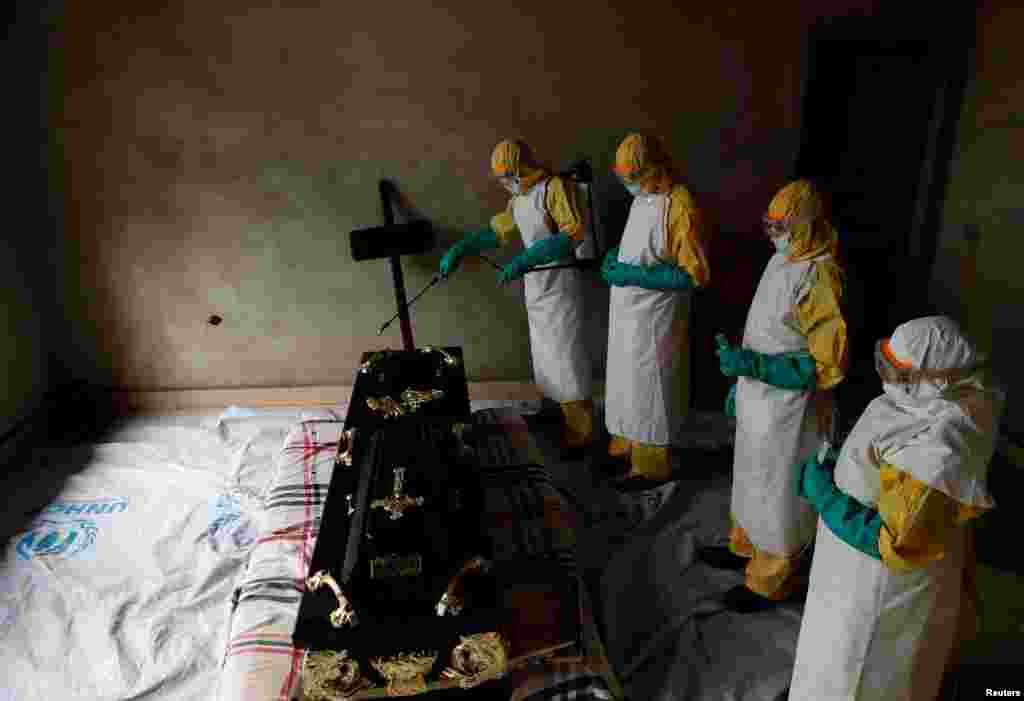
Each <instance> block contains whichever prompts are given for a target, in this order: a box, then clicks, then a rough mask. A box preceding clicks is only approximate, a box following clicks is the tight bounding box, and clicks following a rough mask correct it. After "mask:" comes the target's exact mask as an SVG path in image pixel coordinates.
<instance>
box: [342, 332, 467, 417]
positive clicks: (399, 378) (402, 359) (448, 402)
mask: <svg viewBox="0 0 1024 701" xmlns="http://www.w3.org/2000/svg"><path fill="white" fill-rule="evenodd" d="M408 389H414V390H415V389H419V390H431V389H433V390H440V391H442V392H444V396H443V397H442V398H440V399H438V400H435V401H431V402H427V403H426V404H424V405H423V406H422V407H420V408H419V409H418V410H417V411H415V412H413V413H411V414H409V415H408V416H407V417H406V416H403V417H399V418H398V419H393V418H392V419H389V418H386V417H384V416H383V415H381V414H380V413H379V412H375V411H374V410H373V409H371V408H370V407H369V406H368V405H367V400H371V399H372V400H379V399H382V398H384V397H389V398H391V399H393V400H394V401H396V402H400V401H401V398H402V393H403V392H405V391H406V390H408ZM406 418H415V419H431V418H436V419H439V418H445V419H447V420H449V421H469V386H468V384H467V383H466V367H465V364H464V363H463V359H462V348H460V347H458V346H446V347H443V348H441V347H438V348H434V347H429V346H428V347H424V348H417V349H416V350H414V351H398V350H383V351H373V352H369V353H364V354H363V357H362V359H361V360H360V369H359V371H358V372H357V374H356V381H355V386H354V387H353V388H352V398H351V400H350V401H349V406H348V414H347V415H346V417H345V428H346V429H350V428H356V429H358V430H360V431H363V432H372V431H373V430H374V429H375V428H376V427H378V426H381V425H383V424H386V423H391V422H394V421H399V420H404V419H406Z"/></svg>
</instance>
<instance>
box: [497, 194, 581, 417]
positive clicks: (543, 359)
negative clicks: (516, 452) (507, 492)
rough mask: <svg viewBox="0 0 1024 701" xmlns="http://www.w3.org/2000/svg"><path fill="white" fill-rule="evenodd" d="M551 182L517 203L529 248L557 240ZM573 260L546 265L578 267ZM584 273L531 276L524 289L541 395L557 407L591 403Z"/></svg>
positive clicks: (568, 270)
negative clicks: (549, 203)
mask: <svg viewBox="0 0 1024 701" xmlns="http://www.w3.org/2000/svg"><path fill="white" fill-rule="evenodd" d="M546 195H547V181H543V182H540V183H538V184H537V185H535V186H534V187H533V188H531V189H530V191H529V192H527V193H526V194H524V195H517V196H516V197H515V198H513V201H512V216H513V217H514V218H515V221H516V227H518V229H519V232H520V234H522V237H523V245H525V246H526V247H527V248H529V247H530V246H531V245H532V244H533V243H534V242H536V241H539V240H541V239H543V238H547V237H548V236H551V235H552V231H551V229H550V228H549V225H548V218H547V208H546V207H545V197H546ZM573 260H574V257H573V256H568V257H566V258H562V259H560V260H558V261H554V262H552V263H546V264H545V265H562V264H565V263H572V262H573ZM580 282H581V281H580V274H579V271H578V270H576V269H574V268H560V269H558V270H552V271H549V272H536V273H529V274H527V275H526V276H525V278H524V282H523V287H524V290H525V296H526V313H527V316H528V318H529V320H530V350H531V353H532V354H533V374H534V382H535V383H536V384H537V388H538V389H539V390H540V392H541V394H542V395H544V396H545V397H548V398H549V399H552V400H554V401H556V402H571V401H577V400H581V399H590V397H591V381H592V379H593V371H592V369H591V363H590V355H589V354H588V353H587V352H586V347H585V345H584V342H585V339H584V335H583V319H584V313H583V304H584V301H583V288H582V286H581V284H580Z"/></svg>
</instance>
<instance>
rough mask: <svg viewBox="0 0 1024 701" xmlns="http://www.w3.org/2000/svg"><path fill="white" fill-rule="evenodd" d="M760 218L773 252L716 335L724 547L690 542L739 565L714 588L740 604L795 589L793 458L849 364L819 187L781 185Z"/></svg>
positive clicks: (757, 604) (800, 511) (800, 536)
mask: <svg viewBox="0 0 1024 701" xmlns="http://www.w3.org/2000/svg"><path fill="white" fill-rule="evenodd" d="M764 227H765V233H766V234H767V235H768V237H769V238H770V239H771V241H772V243H773V244H774V246H775V249H776V253H775V255H774V256H772V258H771V260H769V261H768V265H767V266H766V267H765V270H764V274H763V275H762V276H761V281H760V283H759V284H758V287H757V292H756V294H755V295H754V300H753V302H752V303H751V307H750V310H749V311H748V313H747V322H746V328H745V329H744V332H743V345H742V347H730V346H728V344H727V343H726V342H725V339H724V337H719V350H718V356H719V363H720V367H721V370H722V372H723V373H724V374H725V375H727V376H729V377H736V378H737V381H736V384H735V385H733V387H732V389H731V390H730V397H729V401H728V402H727V405H729V408H732V407H734V409H733V410H734V411H735V416H736V444H735V457H734V463H733V487H732V519H733V527H732V530H731V532H730V534H729V548H728V550H725V549H724V548H703V549H701V551H699V556H700V557H701V558H702V559H703V560H704V561H705V562H708V563H710V564H712V565H715V566H719V567H734V568H737V569H738V568H740V567H743V568H745V570H746V572H745V579H744V585H743V586H738V587H735V588H734V589H732V590H730V591H729V592H727V593H726V595H725V601H726V604H727V605H728V606H729V607H730V608H732V609H733V610H736V611H740V612H748V611H755V610H759V609H762V608H766V607H769V606H771V605H772V604H773V603H775V602H779V601H782V600H785V599H788V598H791V597H793V596H798V595H800V594H801V593H802V589H803V584H805V583H806V576H805V575H804V574H803V572H801V571H800V569H801V565H803V566H804V568H805V567H806V564H807V560H806V556H807V555H808V553H809V546H810V544H811V542H812V540H813V536H814V522H815V515H814V511H813V510H812V509H811V508H810V505H808V504H807V503H806V502H804V501H802V500H800V499H798V498H797V496H796V492H795V490H794V488H793V476H792V475H793V465H795V464H797V463H798V462H800V461H802V460H806V459H807V458H808V457H809V456H811V455H814V454H816V453H817V452H818V450H819V449H820V448H821V446H822V445H823V443H824V442H825V440H826V439H827V438H828V437H829V436H830V434H831V432H832V430H833V429H832V424H833V423H834V412H835V409H834V402H833V401H832V398H831V392H830V390H832V388H833V387H835V386H836V385H837V384H839V382H840V381H841V380H842V379H843V376H844V374H845V372H846V369H847V366H848V358H847V331H846V320H845V317H844V311H843V298H844V292H843V273H842V270H841V269H840V266H839V263H838V261H837V259H836V258H837V235H836V231H835V229H834V228H833V227H832V225H831V224H830V223H829V221H828V218H827V217H826V213H825V211H824V201H823V199H822V197H821V195H820V193H819V192H818V191H817V190H816V189H815V187H814V186H813V185H812V184H811V183H810V182H809V181H807V180H797V181H795V182H792V183H790V184H788V185H786V186H785V187H784V188H782V189H781V190H780V191H779V192H778V193H777V194H776V195H775V197H774V198H773V199H772V201H771V203H770V205H769V207H768V212H767V214H766V216H765V219H764ZM727 411H728V408H727Z"/></svg>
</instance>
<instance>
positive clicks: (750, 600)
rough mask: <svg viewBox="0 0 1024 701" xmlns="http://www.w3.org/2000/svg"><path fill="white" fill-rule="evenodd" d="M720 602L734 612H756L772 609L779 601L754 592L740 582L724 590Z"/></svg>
mask: <svg viewBox="0 0 1024 701" xmlns="http://www.w3.org/2000/svg"><path fill="white" fill-rule="evenodd" d="M722 603H724V604H725V607H726V608H727V609H729V610H730V611H735V612H736V613H756V612H758V611H767V610H769V609H773V608H775V607H776V606H778V605H779V603H780V602H778V601H772V600H771V599H766V598H764V597H763V596H761V595H760V594H755V593H754V592H752V591H750V590H749V589H747V588H746V587H745V586H743V585H742V584H741V585H739V586H735V587H733V588H732V589H730V590H729V591H727V592H725V594H724V595H723V596H722Z"/></svg>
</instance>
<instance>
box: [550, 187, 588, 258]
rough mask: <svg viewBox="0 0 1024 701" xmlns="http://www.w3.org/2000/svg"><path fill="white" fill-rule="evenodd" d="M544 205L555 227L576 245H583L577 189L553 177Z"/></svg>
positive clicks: (581, 220)
mask: <svg viewBox="0 0 1024 701" xmlns="http://www.w3.org/2000/svg"><path fill="white" fill-rule="evenodd" d="M544 203H545V205H546V206H547V210H548V216H550V217H551V220H552V221H553V222H554V224H555V227H556V228H557V229H558V230H559V231H560V232H562V233H563V234H565V235H566V236H568V237H569V240H570V241H572V242H573V243H574V244H579V243H582V241H583V236H584V232H583V219H582V218H581V217H580V211H579V207H578V206H577V203H576V188H575V187H574V186H573V185H572V184H566V182H565V180H563V179H562V178H559V177H553V178H551V179H550V180H548V189H547V194H546V196H545V201H544Z"/></svg>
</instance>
